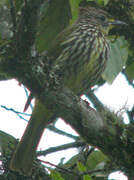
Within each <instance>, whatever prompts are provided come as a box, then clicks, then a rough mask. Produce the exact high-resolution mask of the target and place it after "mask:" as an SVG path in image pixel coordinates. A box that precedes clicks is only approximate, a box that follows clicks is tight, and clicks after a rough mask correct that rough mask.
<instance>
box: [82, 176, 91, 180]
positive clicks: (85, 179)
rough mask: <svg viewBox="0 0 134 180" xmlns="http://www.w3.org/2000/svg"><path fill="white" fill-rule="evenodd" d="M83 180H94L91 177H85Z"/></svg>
mask: <svg viewBox="0 0 134 180" xmlns="http://www.w3.org/2000/svg"><path fill="white" fill-rule="evenodd" d="M83 180H92V178H91V177H90V176H89V175H84V176H83Z"/></svg>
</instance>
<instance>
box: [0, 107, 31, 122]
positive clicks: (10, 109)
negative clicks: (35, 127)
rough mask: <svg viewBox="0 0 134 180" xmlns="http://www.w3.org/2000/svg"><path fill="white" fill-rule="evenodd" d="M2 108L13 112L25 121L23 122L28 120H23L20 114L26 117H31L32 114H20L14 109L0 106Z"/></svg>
mask: <svg viewBox="0 0 134 180" xmlns="http://www.w3.org/2000/svg"><path fill="white" fill-rule="evenodd" d="M0 106H1V108H3V109H6V110H7V111H11V112H13V113H15V114H17V116H18V117H19V118H20V119H23V120H24V121H26V122H28V120H27V119H25V118H23V116H21V115H20V114H22V115H25V116H31V114H27V113H22V112H19V111H16V110H14V109H13V108H8V107H6V106H3V105H0Z"/></svg>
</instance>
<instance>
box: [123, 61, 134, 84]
mask: <svg viewBox="0 0 134 180" xmlns="http://www.w3.org/2000/svg"><path fill="white" fill-rule="evenodd" d="M125 72H126V74H127V77H128V79H129V80H130V81H132V80H134V62H133V63H131V64H130V65H128V67H127V68H126V69H125Z"/></svg>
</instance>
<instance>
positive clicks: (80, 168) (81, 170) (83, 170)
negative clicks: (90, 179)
mask: <svg viewBox="0 0 134 180" xmlns="http://www.w3.org/2000/svg"><path fill="white" fill-rule="evenodd" d="M77 167H78V170H79V171H80V172H85V171H86V170H87V169H86V167H85V166H84V165H83V164H82V163H81V162H80V161H78V162H77Z"/></svg>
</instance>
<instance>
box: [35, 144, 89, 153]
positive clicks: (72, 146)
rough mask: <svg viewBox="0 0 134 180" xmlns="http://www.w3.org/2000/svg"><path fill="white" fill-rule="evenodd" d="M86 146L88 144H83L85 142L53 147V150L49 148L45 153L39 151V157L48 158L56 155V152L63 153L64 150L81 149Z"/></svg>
mask: <svg viewBox="0 0 134 180" xmlns="http://www.w3.org/2000/svg"><path fill="white" fill-rule="evenodd" d="M85 144H86V143H85V142H83V141H78V142H73V143H68V144H64V145H61V146H56V147H51V148H49V149H47V150H45V151H38V152H37V156H46V155H47V154H50V153H54V152H57V151H62V150H65V149H69V148H77V147H80V146H85Z"/></svg>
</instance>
